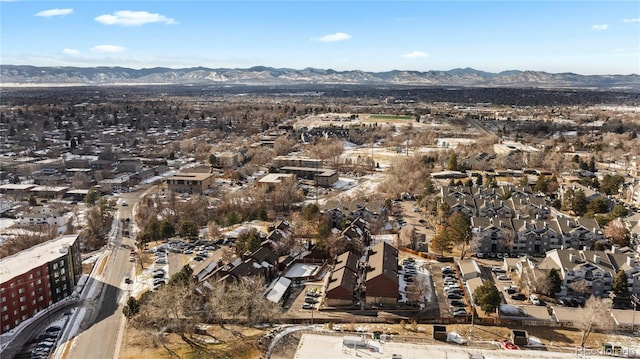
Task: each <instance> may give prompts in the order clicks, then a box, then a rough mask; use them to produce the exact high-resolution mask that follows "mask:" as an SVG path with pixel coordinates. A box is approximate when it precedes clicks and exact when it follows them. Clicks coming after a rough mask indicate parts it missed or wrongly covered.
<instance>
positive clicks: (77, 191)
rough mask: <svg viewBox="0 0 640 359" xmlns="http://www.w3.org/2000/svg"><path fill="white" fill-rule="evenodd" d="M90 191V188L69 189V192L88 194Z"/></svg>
mask: <svg viewBox="0 0 640 359" xmlns="http://www.w3.org/2000/svg"><path fill="white" fill-rule="evenodd" d="M87 193H89V190H88V189H71V190H68V191H67V194H87Z"/></svg>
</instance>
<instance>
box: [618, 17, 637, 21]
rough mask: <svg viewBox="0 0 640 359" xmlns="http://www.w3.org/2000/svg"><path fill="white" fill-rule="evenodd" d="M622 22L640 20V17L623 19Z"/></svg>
mask: <svg viewBox="0 0 640 359" xmlns="http://www.w3.org/2000/svg"><path fill="white" fill-rule="evenodd" d="M622 21H623V22H640V17H636V18H634V19H624V20H622Z"/></svg>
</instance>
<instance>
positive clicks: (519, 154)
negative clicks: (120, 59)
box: [0, 87, 640, 358]
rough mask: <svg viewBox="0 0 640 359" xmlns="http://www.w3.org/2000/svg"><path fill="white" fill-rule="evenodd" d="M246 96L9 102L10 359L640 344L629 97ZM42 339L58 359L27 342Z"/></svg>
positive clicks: (18, 96)
mask: <svg viewBox="0 0 640 359" xmlns="http://www.w3.org/2000/svg"><path fill="white" fill-rule="evenodd" d="M321 89H322V88H321ZM240 90H247V89H235V88H229V89H226V90H225V91H221V92H220V93H213V92H212V93H207V92H206V91H207V90H206V89H202V91H203V92H202V93H195V94H194V93H192V92H182V91H181V90H180V89H175V88H171V87H158V88H148V87H140V88H134V89H131V91H125V90H124V89H122V88H118V87H101V88H97V89H92V88H66V89H59V90H56V91H53V90H50V89H44V88H43V89H19V88H12V89H8V90H7V91H4V89H3V92H4V93H3V100H2V103H1V105H0V111H1V112H0V114H1V116H2V120H1V121H0V131H1V132H2V133H3V134H4V136H3V137H2V148H1V153H0V179H1V181H2V182H1V183H0V193H1V197H0V211H1V214H2V218H1V219H0V225H1V226H0V235H1V238H2V240H1V243H0V250H1V251H2V252H1V253H2V259H0V273H2V283H1V287H0V288H1V289H0V290H1V291H0V293H1V294H2V316H1V318H2V326H1V327H2V345H3V347H2V348H3V351H5V350H6V351H7V352H11V353H12V354H14V355H17V356H16V357H29V356H28V355H30V357H33V358H36V357H38V358H39V357H54V358H63V357H81V356H82V355H84V353H87V351H89V350H90V346H91V344H90V341H91V339H90V338H97V337H98V336H100V335H102V333H108V335H106V336H105V337H104V338H103V339H104V341H105V343H107V344H105V347H104V348H105V349H104V350H109V352H108V354H107V352H105V354H104V355H107V356H108V355H110V356H111V357H113V356H114V355H116V356H117V355H118V353H120V354H119V355H120V357H122V358H133V357H136V355H139V353H140V352H139V351H140V350H142V349H141V348H142V347H141V346H140V345H141V344H139V343H137V342H136V340H142V341H143V342H147V340H156V341H158V343H164V345H167V346H168V347H169V348H183V347H184V346H190V345H191V344H192V343H191V344H190V343H189V341H191V340H196V343H199V344H197V345H195V346H194V348H197V349H194V350H203V352H206V350H212V351H213V352H215V351H216V350H219V349H216V348H218V347H216V345H218V344H219V343H218V344H216V343H208V342H206V341H205V340H204V339H202V338H201V337H197V338H198V339H187V341H184V339H185V338H196V337H194V336H193V335H195V334H194V333H196V334H197V333H200V334H198V335H201V334H202V333H206V332H207V329H202V328H205V326H208V327H211V326H216V325H219V326H220V327H225V326H227V325H233V326H238V329H237V330H239V332H238V333H240V332H241V331H242V330H248V329H247V328H254V327H256V326H262V325H265V326H268V327H269V328H271V329H268V330H265V331H264V333H263V334H260V335H258V336H257V337H251V338H247V339H246V340H245V341H243V342H242V343H241V344H240V342H238V344H237V345H242V346H246V348H251V349H247V350H250V351H251V352H252V353H255V355H256V356H255V357H264V356H267V353H269V355H271V350H276V351H277V350H284V351H285V352H286V350H285V349H286V348H283V347H282V346H283V345H284V344H282V343H284V342H286V341H287V340H289V339H290V340H294V339H292V338H297V339H295V340H298V341H300V343H302V342H301V338H300V336H301V335H302V334H300V333H297V332H296V333H294V332H291V333H288V334H287V332H286V328H287V326H290V325H292V326H300V328H307V327H305V326H310V325H315V326H322V328H324V329H330V330H331V331H332V332H344V333H345V335H347V336H348V335H356V336H359V335H362V336H364V337H366V338H371V339H372V340H373V339H380V335H385V338H387V341H389V342H393V341H394V339H393V338H394V337H396V338H402V340H405V341H410V342H414V341H415V342H417V341H419V340H423V341H424V340H426V341H430V340H435V341H437V340H438V339H437V338H436V337H438V335H437V334H436V333H435V330H436V327H437V326H449V327H455V328H460V329H459V330H462V328H474V327H475V326H483V327H486V328H501V329H504V330H522V329H523V328H527V330H529V331H530V332H534V331H539V332H540V333H542V334H544V333H545V332H544V330H546V329H551V330H555V329H560V328H562V329H563V330H565V329H566V330H572V331H575V332H579V333H583V334H584V338H585V339H584V340H583V343H579V342H578V343H575V342H573V341H572V342H571V343H569V342H568V341H567V342H566V343H564V344H562V347H561V348H555V345H554V344H552V340H551V339H548V338H547V337H542V338H539V339H540V340H542V341H543V342H546V343H545V344H546V345H548V346H549V347H550V348H551V347H554V348H552V351H556V350H559V351H561V352H562V351H563V350H564V351H565V352H566V351H567V350H568V348H570V347H571V346H572V345H578V346H585V345H586V346H594V347H595V346H599V345H601V343H600V342H597V340H600V339H593V341H591V342H590V341H589V340H590V339H589V338H592V337H593V338H600V335H604V333H606V332H607V331H610V330H613V331H615V332H616V333H619V335H620V336H621V337H625V336H626V337H628V338H629V340H628V343H631V344H633V343H634V340H633V339H631V338H634V335H635V334H634V333H637V326H638V325H640V316H638V318H635V315H634V314H635V312H636V308H637V307H638V303H639V301H638V298H639V297H640V256H639V249H640V211H639V210H638V208H639V207H640V177H638V173H639V170H638V168H639V166H640V162H639V159H640V153H639V152H638V146H636V142H637V139H636V135H637V131H638V130H640V127H639V123H640V111H638V107H637V101H638V96H637V94H636V93H625V96H626V97H625V96H614V95H607V94H602V96H603V97H604V98H605V99H607V100H608V101H610V102H611V103H612V104H615V105H616V106H617V107H615V108H613V107H604V106H603V105H600V104H591V103H589V101H584V102H581V100H579V99H578V98H577V97H573V96H568V95H567V94H566V93H565V92H564V91H563V90H553V91H557V92H558V96H560V98H564V97H565V96H566V98H565V100H564V101H566V103H560V104H555V105H552V104H544V105H535V104H531V105H523V106H512V105H509V103H510V102H511V98H509V97H508V96H507V98H506V99H505V100H497V99H496V98H495V93H493V92H492V91H493V90H491V89H485V90H484V92H483V91H478V92H477V93H474V94H473V96H475V98H474V101H475V102H473V103H469V102H464V103H456V102H442V101H435V100H434V98H432V97H431V96H433V95H432V94H431V93H430V92H429V91H426V92H420V91H419V90H413V91H409V90H405V89H395V90H394V91H393V97H394V99H395V100H393V101H391V100H389V101H380V100H379V97H375V98H374V97H370V98H360V97H358V96H355V97H350V96H343V95H340V96H338V95H335V94H333V93H332V92H330V91H329V89H324V90H326V91H327V92H325V93H324V94H323V96H322V97H318V96H316V95H315V93H308V92H304V91H301V90H296V89H285V90H286V91H292V92H291V93H288V92H284V93H276V94H274V93H270V92H269V91H267V89H263V88H261V87H256V88H255V89H252V90H251V91H249V92H248V93H243V95H242V96H239V95H238V93H237V92H238V91H240ZM285 90H283V91H285ZM371 91H374V92H373V93H376V91H381V90H375V89H371ZM442 91H444V90H442ZM538 91H540V92H542V93H544V91H551V90H542V89H541V90H538ZM516 93H517V91H516ZM577 93H578V94H580V92H579V91H578V92H577ZM124 94H126V95H127V96H126V97H125V96H123V95H124ZM381 94H384V92H382V93H381ZM294 95H295V96H294ZM438 96H440V95H438ZM513 96H516V97H517V96H518V95H517V94H514V95H513ZM585 96H586V95H585ZM578 97H579V96H578ZM385 98H386V97H385ZM485 98H494V100H495V101H496V103H490V101H488V100H485ZM159 99H163V100H162V101H160V100H159ZM404 100H406V101H404ZM576 101H577V102H576ZM560 114H561V115H560ZM534 118H535V120H532V119H534ZM595 118H599V119H602V118H606V119H607V120H606V121H600V122H598V124H597V125H596V124H594V121H596V120H595ZM541 124H544V129H543V128H541V126H542V125H541ZM620 129H621V130H620ZM41 279H42V280H41ZM88 303H95V305H89V304H88ZM171 308H180V309H179V313H178V312H171V310H172V309H171ZM43 317H47V318H48V319H47V321H48V322H47V321H43V319H42V318H43ZM104 318H114V320H105V319H104ZM585 318H586V319H585ZM57 320H60V322H56V323H63V324H62V325H59V324H54V325H53V326H52V325H51V324H49V323H51V322H55V321H57ZM354 323H358V324H359V323H364V324H363V325H368V326H374V325H377V326H379V327H378V329H375V330H364V329H362V330H355V328H356V327H355V326H354ZM351 327H353V328H351ZM360 327H361V326H358V328H360ZM48 328H54V329H48ZM56 328H57V329H56ZM98 328H100V329H98ZM167 328H170V330H169V329H167ZM242 328H244V329H242ZM336 328H339V329H336ZM385 328H387V329H385ZM390 328H395V329H390ZM416 328H422V329H421V330H418V329H416ZM425 328H428V329H425ZM432 328H433V331H434V332H433V335H431V334H428V333H430V331H431V330H432ZM47 330H51V332H55V337H54V338H53V339H51V340H46V341H44V342H46V343H55V345H53V344H52V345H49V344H42V345H40V344H38V341H37V340H35V338H36V337H39V336H42V335H43V333H46V331H47ZM234 330H236V329H234ZM261 330H262V329H261ZM301 330H302V329H301ZM304 330H309V329H308V328H307V329H304ZM496 330H498V329H496ZM270 331H273V333H270ZM169 332H171V333H172V335H171V336H169V335H165V334H167V333H169ZM125 333H126V334H125ZM276 333H280V334H276ZM536 333H538V332H536ZM80 334H82V335H80ZM542 334H537V335H538V336H541V335H542ZM173 335H175V337H174V336H173ZM278 335H281V336H282V337H283V338H285V339H282V338H280V337H278ZM476 335H479V334H476ZM544 335H546V334H544ZM138 336H142V337H144V338H146V339H135V340H134V339H131V338H140V337H138ZM190 336H191V337H190ZM376 336H377V337H378V338H375V337H376ZM276 337H278V339H275V338H276ZM446 337H447V335H445V338H446ZM42 338H44V337H42ZM152 338H155V339H152ZM286 338H289V339H286ZM452 338H457V336H455V335H454V336H453V337H452ZM468 338H471V341H472V342H473V341H474V340H475V341H476V342H478V343H480V342H482V343H484V342H486V341H487V340H488V338H484V337H477V338H476V337H474V336H473V335H471V334H469V335H468ZM474 338H475V339H474ZM505 339H506V338H505ZM43 340H44V339H43ZM165 340H167V341H166V342H165ZM234 340H235V339H234ZM282 340H284V341H282ZM345 340H346V339H345ZM350 340H351V339H350ZM354 340H355V339H354ZM367 340H368V339H367ZM398 340H399V339H398ZM456 340H457V339H456ZM468 340H469V339H464V341H465V344H468V343H467V341H468ZM510 340H511V339H510ZM281 341H282V342H281ZM445 341H446V340H445ZM348 342H349V343H352V342H351V341H348ZM269 343H272V345H273V347H271V349H270V344H269ZM279 343H280V344H279ZM358 343H360V342H359V341H357V343H355V344H354V345H356V346H358V345H362V346H368V345H370V343H369V342H366V343H365V342H363V343H360V344H358ZM434 343H437V342H434ZM590 343H591V344H590ZM628 343H627V344H628ZM485 344H486V343H485ZM485 344H482V345H485ZM556 344H557V341H556ZM38 345H40V347H38ZM345 345H346V344H345ZM520 345H521V346H522V347H527V346H528V345H529V344H528V342H526V341H525V343H524V344H522V343H521V344H520ZM200 346H202V348H200ZM503 346H504V345H503ZM38 348H41V349H38ZM42 348H44V349H42ZM101 348H102V347H101ZM107 348H108V349H107ZM114 348H115V349H114ZM207 348H208V349H207ZM273 348H276V349H273ZM277 348H280V349H277ZM100 350H102V349H100ZM114 350H115V352H114ZM161 350H162V349H160V351H161ZM176 350H177V349H176ZM181 350H182V349H181ZM503 350H504V348H503ZM136 353H137V354H136ZM282 355H284V354H282ZM287 355H289V354H287ZM276 357H283V358H284V357H287V356H286V355H284V356H276Z"/></svg>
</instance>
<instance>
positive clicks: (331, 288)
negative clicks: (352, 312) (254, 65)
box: [325, 252, 358, 306]
mask: <svg viewBox="0 0 640 359" xmlns="http://www.w3.org/2000/svg"><path fill="white" fill-rule="evenodd" d="M346 253H349V254H350V255H353V257H355V255H354V254H353V253H351V252H346ZM336 266H337V264H336ZM357 284H358V275H357V274H356V272H354V271H353V269H351V268H349V267H348V266H346V265H343V266H341V267H340V268H337V269H334V270H333V271H332V272H331V275H330V276H329V279H328V282H327V289H326V291H325V300H326V303H327V305H328V306H340V305H351V304H353V302H354V299H355V295H354V294H355V290H356V285H357Z"/></svg>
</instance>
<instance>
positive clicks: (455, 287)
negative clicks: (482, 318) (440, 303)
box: [441, 266, 470, 318]
mask: <svg viewBox="0 0 640 359" xmlns="http://www.w3.org/2000/svg"><path fill="white" fill-rule="evenodd" d="M441 272H442V276H443V279H444V284H443V286H444V293H445V295H446V296H447V300H448V301H449V305H450V306H451V307H452V308H453V316H454V317H456V318H459V317H468V316H470V314H469V312H468V311H467V303H466V302H465V299H464V291H463V289H462V287H460V279H459V278H458V275H457V272H456V270H455V269H454V268H453V267H451V266H446V267H443V268H442V269H441Z"/></svg>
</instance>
